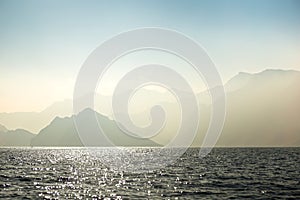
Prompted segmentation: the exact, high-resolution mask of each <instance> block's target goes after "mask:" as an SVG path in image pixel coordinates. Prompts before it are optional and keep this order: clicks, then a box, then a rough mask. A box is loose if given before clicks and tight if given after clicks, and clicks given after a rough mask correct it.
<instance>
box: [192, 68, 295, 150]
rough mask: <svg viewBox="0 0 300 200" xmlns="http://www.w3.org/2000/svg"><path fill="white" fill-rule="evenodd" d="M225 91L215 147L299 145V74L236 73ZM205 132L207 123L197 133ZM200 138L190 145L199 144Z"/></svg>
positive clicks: (283, 72) (274, 72)
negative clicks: (224, 109)
mask: <svg viewBox="0 0 300 200" xmlns="http://www.w3.org/2000/svg"><path fill="white" fill-rule="evenodd" d="M225 88H226V89H227V88H230V90H229V91H227V115H226V121H225V126H224V129H223V132H222V135H221V136H220V138H219V141H218V145H219V146H300V72H298V71H293V70H288V71H284V70H265V71H263V72H260V73H256V74H249V73H239V74H238V75H237V76H235V77H233V78H232V79H231V80H230V81H229V82H228V83H227V84H226V85H225ZM208 110H209V109H204V113H205V112H206V113H205V114H204V115H205V116H206V117H205V118H207V117H209V116H210V112H209V111H208ZM202 116H203V115H202ZM206 121H208V120H206ZM206 129H207V124H206V126H203V127H201V132H202V133H204V132H205V131H206ZM200 135H202V137H203V134H200ZM200 138H201V137H200V136H198V137H197V139H196V141H195V143H194V145H200V144H201V142H200V141H201V140H202V139H203V138H201V139H200Z"/></svg>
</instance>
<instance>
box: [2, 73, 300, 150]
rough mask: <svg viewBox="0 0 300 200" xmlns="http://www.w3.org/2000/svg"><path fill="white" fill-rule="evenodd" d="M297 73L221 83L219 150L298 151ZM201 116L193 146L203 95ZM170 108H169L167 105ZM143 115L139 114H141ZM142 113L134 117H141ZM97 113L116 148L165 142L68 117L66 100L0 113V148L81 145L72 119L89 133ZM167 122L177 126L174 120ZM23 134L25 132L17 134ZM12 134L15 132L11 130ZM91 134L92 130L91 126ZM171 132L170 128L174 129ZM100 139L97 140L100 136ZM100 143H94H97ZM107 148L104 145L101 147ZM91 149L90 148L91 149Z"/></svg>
mask: <svg viewBox="0 0 300 200" xmlns="http://www.w3.org/2000/svg"><path fill="white" fill-rule="evenodd" d="M299 86H300V72H298V71H294V70H273V69H272V70H265V71H262V72H260V73H255V74H251V73H245V72H241V73H239V74H237V75H236V76H234V77H233V78H232V79H230V80H229V81H228V82H227V83H226V84H225V90H226V96H227V100H226V101H227V105H226V110H227V113H226V121H225V124H224V129H223V132H222V134H221V136H220V138H219V140H218V143H217V145H218V146H300V90H299ZM198 98H199V106H200V116H201V120H200V123H199V125H200V126H199V127H200V128H199V133H198V135H197V136H196V138H195V140H194V142H193V146H199V145H201V143H202V140H203V137H204V134H205V132H206V130H207V128H208V124H209V119H210V110H211V105H210V102H209V100H210V97H209V93H208V92H203V93H199V94H198ZM168 106H169V107H171V108H172V104H170V102H168ZM142 110H143V109H142ZM143 113H144V112H141V113H139V115H144V114H145V113H144V114H143ZM95 114H96V116H97V120H98V121H101V122H102V123H101V124H104V126H103V127H104V129H106V130H108V132H109V133H110V135H109V136H108V137H109V139H110V140H112V141H113V142H114V143H115V144H117V145H119V146H159V145H164V144H166V143H167V142H168V141H169V140H170V138H172V137H171V136H172V133H173V132H174V130H173V128H172V127H171V128H170V129H169V130H168V131H167V132H169V134H165V135H166V137H162V138H158V139H157V138H153V139H152V140H144V141H140V140H138V139H136V138H133V137H131V136H127V135H125V134H122V132H120V130H119V129H118V128H117V127H116V125H115V122H114V121H113V120H112V119H111V118H110V117H107V116H109V115H110V113H107V114H103V113H101V114H100V113H98V112H95V111H93V110H91V109H86V110H84V111H82V112H80V113H79V114H76V115H72V101H71V100H65V101H63V102H58V103H55V104H53V105H52V106H50V107H48V108H47V109H45V110H44V111H42V112H40V113H0V124H2V125H4V126H5V127H4V126H0V145H1V146H29V145H32V146H82V143H81V140H80V139H79V136H78V134H77V130H76V127H75V125H74V120H77V119H82V121H83V122H82V123H83V125H84V124H85V126H86V129H87V130H88V128H89V126H90V123H89V116H92V115H93V116H94V115H95ZM172 117H173V118H174V121H173V122H172V121H171V123H173V124H174V127H176V125H175V123H176V119H175V118H176V117H175V116H172ZM20 128H22V129H27V130H30V132H33V133H38V134H32V133H30V132H29V131H25V130H21V129H20ZM14 129H17V130H14ZM90 129H91V130H93V129H94V128H93V127H90ZM174 129H175V128H174ZM99 137H100V140H101V137H105V136H99ZM98 139H99V138H98ZM103 140H104V139H103ZM99 145H102V146H108V145H107V144H101V143H99ZM91 146H93V144H91Z"/></svg>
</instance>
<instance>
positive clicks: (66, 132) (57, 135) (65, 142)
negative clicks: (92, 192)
mask: <svg viewBox="0 0 300 200" xmlns="http://www.w3.org/2000/svg"><path fill="white" fill-rule="evenodd" d="M95 116H96V117H97V120H98V121H99V122H100V123H101V125H103V126H102V128H103V130H104V132H105V134H106V136H107V137H108V138H109V139H110V140H111V141H112V142H113V144H115V145H117V146H159V144H157V143H155V142H153V141H151V140H148V139H137V138H134V137H131V136H128V135H126V134H124V133H123V132H121V131H120V130H119V128H118V127H117V126H116V124H115V122H114V121H113V120H110V119H109V118H107V117H105V116H103V115H100V114H99V113H97V112H95V111H93V110H91V109H85V110H84V111H82V112H80V113H79V114H78V115H74V116H72V117H65V118H59V117H56V118H55V119H54V120H53V121H52V122H51V123H50V125H49V126H47V127H46V128H44V129H43V130H41V131H40V133H39V134H38V135H37V136H36V137H35V138H33V139H32V143H31V144H32V146H83V144H82V142H81V140H80V137H79V135H78V133H77V129H76V127H75V123H74V120H76V121H77V123H79V125H80V127H81V128H82V129H83V130H84V137H90V138H89V141H90V142H87V143H85V144H84V145H85V146H97V147H98V146H111V145H110V144H109V143H107V142H106V137H105V135H104V134H103V133H102V132H97V130H98V128H97V127H98V123H97V121H96V118H95ZM95 132H97V134H94V133H95ZM95 135H96V136H95Z"/></svg>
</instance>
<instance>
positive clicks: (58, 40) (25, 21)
mask: <svg viewBox="0 0 300 200" xmlns="http://www.w3.org/2000/svg"><path fill="white" fill-rule="evenodd" d="M149 26H155V27H162V28H169V29H174V30H177V31H180V32H182V33H184V34H186V35H188V36H190V37H192V38H194V39H195V40H196V41H197V42H199V43H200V44H202V46H204V48H205V49H206V50H207V51H208V53H209V55H210V56H211V58H212V59H213V60H214V61H215V63H216V64H217V68H218V70H219V72H220V74H221V76H222V78H223V79H224V81H226V80H228V79H229V78H230V77H232V76H233V75H235V74H236V73H238V72H239V71H248V72H258V71H261V70H264V69H266V68H282V69H298V70H300V1H297V0H244V1H239V0H232V1H229V0H223V1H222V0H207V1H198V0H195V1H178V0H177V1H176V0H151V1H149V0H147V1H146V0H136V1H121V0H120V1H109V0H107V1H74V0H72V1H58V0H57V1H50V0H49V1H19V0H0V95H1V99H2V100H0V111H6V112H10V111H17V110H19V111H25V110H41V109H42V108H43V107H45V106H47V105H48V104H49V103H51V102H53V101H56V100H60V99H64V98H69V97H71V95H72V92H73V91H72V89H73V84H74V80H75V78H76V74H77V73H78V70H79V69H80V66H81V64H82V63H83V62H84V60H85V59H86V58H87V56H88V55H89V53H90V52H91V51H92V50H93V49H94V48H96V47H97V46H98V45H100V44H101V42H103V41H104V40H105V39H107V38H110V37H112V36H113V35H116V34H118V33H120V32H123V31H126V30H130V29H134V28H139V27H149ZM20 98H22V99H23V103H22V104H20V102H18V100H19V99H20Z"/></svg>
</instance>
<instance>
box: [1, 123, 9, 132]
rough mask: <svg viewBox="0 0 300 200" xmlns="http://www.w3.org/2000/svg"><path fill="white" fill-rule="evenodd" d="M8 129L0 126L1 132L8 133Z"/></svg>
mask: <svg viewBox="0 0 300 200" xmlns="http://www.w3.org/2000/svg"><path fill="white" fill-rule="evenodd" d="M7 131H8V130H7V128H6V127H5V126H3V125H1V124H0V132H7Z"/></svg>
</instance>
